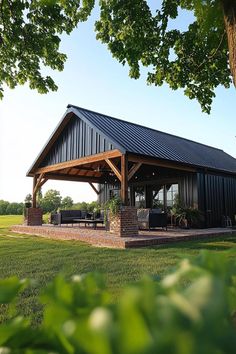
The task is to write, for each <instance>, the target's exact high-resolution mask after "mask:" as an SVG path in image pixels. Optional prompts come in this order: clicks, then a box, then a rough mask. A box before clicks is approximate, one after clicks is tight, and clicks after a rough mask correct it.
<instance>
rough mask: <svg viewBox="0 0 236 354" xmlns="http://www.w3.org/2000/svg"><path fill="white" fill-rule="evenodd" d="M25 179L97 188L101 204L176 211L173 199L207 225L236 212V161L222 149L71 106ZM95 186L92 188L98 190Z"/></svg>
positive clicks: (35, 185)
mask: <svg viewBox="0 0 236 354" xmlns="http://www.w3.org/2000/svg"><path fill="white" fill-rule="evenodd" d="M27 175H28V176H33V177H34V189H33V191H34V193H33V194H35V193H36V191H37V188H38V187H40V186H41V185H42V184H43V183H45V182H46V181H47V180H48V179H61V180H71V181H83V182H89V183H90V184H92V183H98V184H99V189H98V190H97V189H96V188H95V190H97V193H98V199H99V201H100V202H105V201H106V200H107V199H109V198H110V197H111V196H113V195H114V194H121V198H122V200H123V202H124V203H125V204H131V205H135V206H137V207H147V208H149V207H150V208H151V207H158V208H162V209H165V210H166V209H168V208H171V206H172V205H173V203H174V201H175V198H176V195H178V197H179V199H180V200H181V201H182V202H183V203H184V204H185V205H186V206H187V207H194V208H198V209H200V210H201V211H202V212H203V214H204V216H205V226H206V227H216V226H220V225H221V223H222V216H223V215H224V216H229V217H230V218H231V219H232V220H234V218H235V215H236V159H235V158H233V157H232V156H230V155H228V154H226V153H225V152H224V151H222V150H220V149H217V148H213V147H210V146H207V145H204V144H200V143H197V142H194V141H191V140H188V139H184V138H180V137H177V136H174V135H170V134H167V133H163V132H160V131H157V130H154V129H150V128H147V127H144V126H140V125H137V124H133V123H130V122H127V121H124V120H120V119H116V118H112V117H109V116H106V115H103V114H100V113H96V112H92V111H90V110H87V109H83V108H80V107H76V106H72V105H69V106H68V108H67V111H66V113H65V115H64V116H63V118H62V120H61V122H60V123H59V125H58V127H57V128H56V129H55V131H54V132H53V134H52V135H51V137H50V139H49V141H48V142H47V144H46V145H45V147H44V148H43V150H42V151H41V153H40V154H39V156H38V158H37V159H36V161H35V162H34V164H33V166H32V167H31V168H30V170H29V171H28V174H27ZM93 187H94V186H93Z"/></svg>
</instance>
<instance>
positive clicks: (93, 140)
mask: <svg viewBox="0 0 236 354" xmlns="http://www.w3.org/2000/svg"><path fill="white" fill-rule="evenodd" d="M112 149H114V146H113V145H112V143H111V142H110V141H109V140H108V139H106V138H104V137H103V136H101V135H100V134H99V133H98V132H96V130H95V129H94V128H92V127H91V126H89V125H88V124H86V123H85V122H84V121H83V120H81V119H79V118H78V117H73V118H72V119H71V121H70V122H69V123H68V125H67V126H66V128H65V129H64V130H63V132H62V134H61V135H60V136H59V138H58V139H57V141H56V142H55V144H54V145H53V146H52V148H51V150H50V152H49V153H48V155H47V157H46V158H45V159H44V161H43V162H42V163H41V165H40V167H44V166H49V165H53V164H56V163H60V162H65V161H69V160H74V159H78V158H81V157H85V156H89V155H94V154H98V153H100V152H104V151H109V150H112Z"/></svg>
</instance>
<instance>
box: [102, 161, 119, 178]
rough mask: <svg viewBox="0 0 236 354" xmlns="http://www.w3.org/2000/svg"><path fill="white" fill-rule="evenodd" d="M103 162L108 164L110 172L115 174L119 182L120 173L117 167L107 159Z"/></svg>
mask: <svg viewBox="0 0 236 354" xmlns="http://www.w3.org/2000/svg"><path fill="white" fill-rule="evenodd" d="M105 161H106V163H107V164H108V166H109V167H110V168H111V170H112V171H113V172H114V173H115V175H116V177H117V178H118V179H119V180H120V181H121V173H120V171H119V169H118V167H117V166H116V165H115V164H114V162H112V161H111V160H109V159H105Z"/></svg>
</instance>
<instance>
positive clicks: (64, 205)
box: [61, 196, 74, 209]
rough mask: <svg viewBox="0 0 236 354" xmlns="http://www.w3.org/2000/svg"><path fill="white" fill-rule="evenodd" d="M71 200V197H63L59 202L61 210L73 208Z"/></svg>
mask: <svg viewBox="0 0 236 354" xmlns="http://www.w3.org/2000/svg"><path fill="white" fill-rule="evenodd" d="M73 203H74V202H73V199H72V198H71V197H68V196H67V197H65V198H63V199H62V201H61V207H62V209H69V208H71V207H72V206H73Z"/></svg>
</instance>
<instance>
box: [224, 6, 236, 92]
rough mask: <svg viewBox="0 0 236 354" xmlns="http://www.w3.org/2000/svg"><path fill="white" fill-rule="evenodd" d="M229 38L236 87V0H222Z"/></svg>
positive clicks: (231, 67)
mask: <svg viewBox="0 0 236 354" xmlns="http://www.w3.org/2000/svg"><path fill="white" fill-rule="evenodd" d="M221 2H222V6H223V12H224V22H225V30H226V33H227V39H228V49H229V65H230V71H231V74H232V77H233V83H234V86H235V87H236V0H221Z"/></svg>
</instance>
